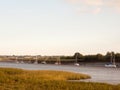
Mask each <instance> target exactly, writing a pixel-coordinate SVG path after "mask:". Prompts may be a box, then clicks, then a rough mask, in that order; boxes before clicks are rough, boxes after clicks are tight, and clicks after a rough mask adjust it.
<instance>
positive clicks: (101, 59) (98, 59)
mask: <svg viewBox="0 0 120 90" xmlns="http://www.w3.org/2000/svg"><path fill="white" fill-rule="evenodd" d="M96 57H97V61H103V60H104V56H103V55H102V54H97V55H96Z"/></svg>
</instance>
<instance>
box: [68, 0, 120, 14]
mask: <svg viewBox="0 0 120 90" xmlns="http://www.w3.org/2000/svg"><path fill="white" fill-rule="evenodd" d="M67 2H69V3H72V4H76V5H78V4H79V5H80V6H81V5H82V6H86V8H89V7H94V8H95V9H93V10H92V11H91V10H90V11H88V10H86V9H83V10H82V9H80V10H79V11H80V12H92V13H93V14H97V13H99V12H101V11H102V9H101V7H102V6H104V7H107V8H110V9H111V8H113V9H114V10H115V11H117V12H120V0H67ZM84 10H85V11H84Z"/></svg>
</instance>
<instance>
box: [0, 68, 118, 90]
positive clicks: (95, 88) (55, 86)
mask: <svg viewBox="0 0 120 90" xmlns="http://www.w3.org/2000/svg"><path fill="white" fill-rule="evenodd" d="M86 78H90V76H88V75H84V74H77V73H71V72H63V71H28V70H21V69H9V68H0V90H120V85H108V84H100V83H85V82H69V81H67V80H80V79H86Z"/></svg>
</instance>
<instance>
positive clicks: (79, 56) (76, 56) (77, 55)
mask: <svg viewBox="0 0 120 90" xmlns="http://www.w3.org/2000/svg"><path fill="white" fill-rule="evenodd" d="M73 57H74V58H77V59H83V57H84V56H83V55H82V54H80V53H79V52H76V53H75V54H74V56H73Z"/></svg>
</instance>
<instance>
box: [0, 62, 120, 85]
mask: <svg viewBox="0 0 120 90" xmlns="http://www.w3.org/2000/svg"><path fill="white" fill-rule="evenodd" d="M0 67H8V68H11V67H12V68H20V69H25V70H58V71H70V72H76V73H84V74H88V75H90V76H91V79H89V80H87V81H88V82H89V81H90V82H100V83H101V82H104V83H108V84H120V76H119V75H120V68H105V67H92V66H87V65H86V66H74V65H51V64H25V63H24V64H21V63H19V64H16V63H6V62H4V63H3V62H0Z"/></svg>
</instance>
